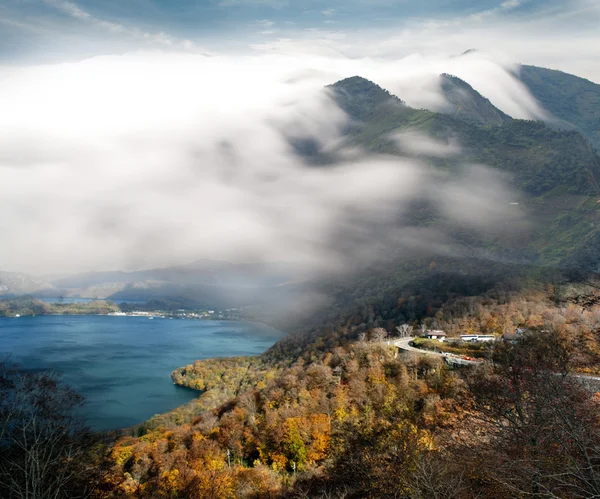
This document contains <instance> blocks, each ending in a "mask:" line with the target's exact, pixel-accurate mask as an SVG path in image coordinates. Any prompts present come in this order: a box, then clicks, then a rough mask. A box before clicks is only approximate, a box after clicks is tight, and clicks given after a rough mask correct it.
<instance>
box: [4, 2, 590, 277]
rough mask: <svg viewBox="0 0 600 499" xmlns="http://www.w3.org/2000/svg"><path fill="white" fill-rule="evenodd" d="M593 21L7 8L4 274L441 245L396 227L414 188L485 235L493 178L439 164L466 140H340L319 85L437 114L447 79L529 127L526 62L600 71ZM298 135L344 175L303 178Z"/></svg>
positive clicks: (340, 10)
mask: <svg viewBox="0 0 600 499" xmlns="http://www.w3.org/2000/svg"><path fill="white" fill-rule="evenodd" d="M598 25H600V3H598V2H597V1H596V0H567V1H565V0H561V1H556V2H555V1H553V0H550V1H539V0H506V1H492V0H485V1H477V2H474V1H473V2H471V1H465V0H460V1H459V0H433V1H427V2H414V1H406V0H396V1H393V0H368V1H367V0H345V1H328V2H317V1H310V0H309V1H298V0H209V1H195V2H192V1H190V0H177V1H175V0H160V1H159V0H128V1H127V2H123V1H118V0H103V1H102V2H98V1H96V2H94V1H91V0H79V1H77V2H71V1H65V0H3V1H2V2H0V109H2V113H0V212H2V213H3V214H5V216H3V217H2V218H1V219H0V233H2V234H3V237H2V244H0V270H5V271H20V272H28V273H34V274H40V273H41V274H49V273H52V274H57V273H71V272H80V271H89V270H116V269H120V270H137V269H143V268H152V267H161V266H168V265H176V264H182V263H187V262H191V261H194V260H198V259H201V258H209V259H227V260H231V261H282V260H287V261H294V262H302V263H304V264H306V266H307V267H310V268H312V269H325V268H328V269H331V268H335V267H337V268H343V267H344V266H356V262H363V263H367V262H369V261H373V260H374V259H377V258H380V257H381V256H382V255H384V254H385V253H386V252H388V251H389V249H390V248H398V247H400V246H406V247H411V248H412V249H415V248H417V249H418V248H427V249H431V248H433V247H438V246H444V244H445V237H446V236H447V234H442V233H431V232H428V231H427V230H426V229H422V230H417V229H415V228H409V227H403V226H402V223H399V220H401V218H402V214H403V213H404V212H405V211H406V209H407V207H408V206H409V205H410V204H411V203H412V202H413V201H414V200H415V199H423V198H426V199H428V200H430V201H431V202H433V203H434V204H435V205H436V206H437V209H438V210H439V213H440V216H441V217H445V218H446V219H447V220H449V221H458V222H460V223H461V224H466V225H467V226H471V227H473V228H474V229H475V230H479V229H482V230H484V229H485V228H486V227H488V226H489V225H490V224H494V223H495V222H496V221H498V220H500V219H502V217H503V216H504V215H505V213H504V212H503V210H504V208H505V206H506V202H507V201H508V200H511V199H514V197H515V196H516V194H515V193H513V192H512V191H511V189H510V187H509V186H508V185H507V184H506V183H505V182H504V179H502V178H500V177H499V176H498V175H497V172H496V173H495V172H494V171H492V170H491V169H489V168H487V167H486V165H468V164H465V165H464V171H463V174H462V175H459V176H458V177H457V178H453V179H451V178H447V177H444V175H442V174H441V173H440V172H436V171H432V170H431V169H429V168H428V167H427V157H430V156H442V157H444V156H459V155H460V154H461V145H460V144H458V143H437V142H436V141H434V140H432V138H431V137H424V136H417V135H407V136H398V137H396V139H397V140H398V142H399V144H401V145H402V147H403V148H404V150H405V151H406V155H405V156H400V157H384V156H378V155H374V154H368V153H366V152H365V151H360V150H355V149H352V148H349V147H343V130H344V127H345V126H346V125H347V124H348V117H347V116H346V115H345V114H344V112H343V111H342V110H341V109H340V108H338V107H337V105H336V104H335V102H334V101H333V100H332V99H331V97H330V96H329V94H328V93H327V91H326V90H325V89H324V87H325V86H326V85H328V84H330V83H333V82H335V81H337V80H340V79H342V78H345V77H349V76H353V75H361V76H364V77H366V78H369V79H371V80H372V81H374V82H376V83H378V84H379V85H381V86H383V87H384V88H387V89H389V90H390V91H392V92H393V93H394V94H396V95H398V96H400V97H401V98H402V99H404V100H405V101H406V102H407V103H408V104H409V105H411V106H414V107H425V108H429V109H437V108H439V107H440V106H442V105H443V100H442V97H441V94H440V91H439V80H438V78H437V75H439V74H440V73H444V72H446V73H451V74H455V75H457V76H459V77H461V78H463V79H465V80H466V81H468V82H469V83H470V84H471V85H473V86H474V87H475V88H476V89H477V90H478V91H480V92H481V93H482V94H484V95H485V96H486V97H488V98H489V99H490V100H491V101H492V103H493V104H495V105H496V106H497V107H499V108H500V109H502V110H503V111H505V112H506V113H508V114H510V115H511V116H513V117H516V118H526V119H540V118H544V117H546V111H545V110H544V109H543V108H541V107H540V105H539V104H538V103H537V102H536V101H535V100H534V99H533V97H532V96H531V95H529V93H528V92H527V90H526V89H525V87H524V86H523V85H522V84H521V83H520V82H519V80H518V79H517V78H515V74H514V72H515V71H517V70H518V66H517V63H518V62H527V63H531V64H536V65H542V66H547V67H552V68H557V69H561V70H564V71H569V72H573V73H575V74H578V75H580V76H584V77H587V78H590V79H592V80H594V81H600V72H599V71H600V70H599V68H600V64H599V62H600V61H599V59H600V54H599V53H598V49H597V47H598V46H600V43H599V42H600V35H599V34H598V30H597V26H598ZM471 48H476V49H478V50H477V51H475V52H471V53H469V54H467V55H463V56H460V57H459V55H460V54H462V53H463V52H465V50H467V49H471ZM290 139H310V140H313V141H316V143H318V144H319V147H320V148H321V149H322V150H324V151H334V150H335V151H336V154H338V157H339V161H338V164H337V165H336V166H335V167H331V168H327V169H315V168H312V167H309V166H307V165H306V164H304V163H303V161H302V160H301V158H298V156H297V155H296V154H295V153H294V151H293V150H292V148H291V147H290ZM340 144H342V146H341V145H340ZM415 151H416V152H417V153H418V154H417V153H416V152H415ZM490 200H493V201H494V202H490ZM6 214H8V216H6ZM498 225H501V224H498Z"/></svg>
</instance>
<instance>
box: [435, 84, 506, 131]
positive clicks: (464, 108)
mask: <svg viewBox="0 0 600 499" xmlns="http://www.w3.org/2000/svg"><path fill="white" fill-rule="evenodd" d="M440 88H441V90H442V93H443V95H444V98H445V99H446V105H445V106H444V107H443V108H442V109H440V111H441V112H443V113H445V114H450V115H452V116H454V117H456V118H460V119H462V120H463V121H468V122H470V123H475V124H478V125H501V124H503V123H507V122H508V121H511V119H512V118H511V117H510V116H508V115H507V114H505V113H503V112H502V111H500V109H498V108H497V107H495V106H494V105H493V104H492V103H491V102H490V101H489V100H488V99H486V98H485V97H484V96H483V95H481V94H480V93H479V92H477V90H475V89H474V88H473V87H472V86H471V85H469V84H468V83H467V82H466V81H464V80H461V79H460V78H458V77H457V76H453V75H449V74H446V73H444V74H442V75H440Z"/></svg>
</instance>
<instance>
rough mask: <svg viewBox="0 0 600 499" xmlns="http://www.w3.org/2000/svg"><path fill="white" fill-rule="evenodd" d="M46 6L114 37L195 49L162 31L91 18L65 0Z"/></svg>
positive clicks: (191, 44)
mask: <svg viewBox="0 0 600 499" xmlns="http://www.w3.org/2000/svg"><path fill="white" fill-rule="evenodd" d="M43 1H44V2H45V3H46V4H48V5H50V6H52V7H54V8H56V9H59V10H60V11H62V12H64V13H65V14H67V15H69V16H70V17H72V18H73V19H77V20H80V21H82V22H85V23H88V24H91V25H93V26H95V27H97V28H100V29H102V30H104V31H108V32H110V33H112V34H115V35H125V36H129V37H132V38H135V39H138V40H142V41H144V42H147V43H152V44H156V45H158V46H162V47H171V48H180V49H185V50H194V49H196V47H195V44H194V43H193V42H192V41H191V40H187V39H179V38H176V37H173V36H170V35H168V34H166V33H164V32H162V31H159V32H148V31H143V30H140V29H138V28H136V27H132V26H127V25H125V24H121V23H116V22H112V21H107V20H105V19H101V18H98V17H95V16H93V15H92V14H90V13H89V12H87V11H85V10H83V9H82V8H81V7H79V6H78V5H77V4H76V3H74V2H70V1H65V0H43Z"/></svg>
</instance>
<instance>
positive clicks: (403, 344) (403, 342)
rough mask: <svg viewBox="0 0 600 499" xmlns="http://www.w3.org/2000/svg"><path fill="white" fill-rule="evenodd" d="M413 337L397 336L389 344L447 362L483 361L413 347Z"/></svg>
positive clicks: (460, 363)
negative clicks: (440, 358)
mask: <svg viewBox="0 0 600 499" xmlns="http://www.w3.org/2000/svg"><path fill="white" fill-rule="evenodd" d="M414 339H415V338H414V337H413V336H409V337H407V338H399V339H396V340H391V341H390V344H392V345H394V346H395V347H397V348H399V349H400V350H402V351H404V352H414V353H417V354H419V355H433V356H435V357H442V358H443V359H444V360H445V361H446V363H448V364H454V365H461V366H471V365H478V364H481V363H482V362H485V361H483V360H467V359H465V358H463V357H461V356H460V355H455V354H451V353H446V352H432V351H431V350H423V349H421V348H415V347H413V346H411V344H410V343H411V342H412V341H414Z"/></svg>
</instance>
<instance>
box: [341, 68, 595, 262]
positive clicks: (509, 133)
mask: <svg viewBox="0 0 600 499" xmlns="http://www.w3.org/2000/svg"><path fill="white" fill-rule="evenodd" d="M330 89H331V91H332V93H333V95H334V97H335V98H336V100H337V102H338V104H339V105H340V106H341V107H342V109H344V110H345V111H346V112H347V113H348V114H349V115H350V116H351V118H352V119H353V124H352V126H351V127H350V129H349V130H348V137H347V140H348V142H349V143H350V144H351V145H356V146H360V147H363V148H365V149H367V150H369V151H372V152H377V153H385V154H402V153H403V152H402V151H401V150H400V146H399V145H398V143H397V141H396V140H395V139H394V135H395V134H397V133H399V132H408V131H410V132H413V133H414V132H417V133H420V134H423V135H427V136H429V137H432V138H435V139H437V140H439V141H442V142H443V141H447V140H450V139H452V140H457V141H458V143H459V144H460V146H461V148H462V154H461V155H459V156H455V157H447V158H426V159H427V161H428V162H429V163H431V164H433V165H435V166H436V167H438V168H443V169H444V170H446V171H449V172H452V171H453V170H458V169H459V168H460V167H461V165H463V164H465V163H474V164H478V163H479V164H485V165H488V166H491V167H493V168H495V169H498V170H500V171H502V172H506V173H507V174H509V176H510V178H511V183H512V185H513V186H514V187H515V188H516V189H518V192H519V193H520V194H519V196H522V199H521V200H520V205H519V206H518V207H515V220H514V223H518V221H519V219H521V218H522V217H526V218H527V219H528V220H530V221H531V222H532V228H531V230H530V231H529V233H528V234H527V235H526V236H525V237H520V238H518V240H515V239H514V238H508V239H502V238H498V237H488V236H482V235H474V234H466V233H464V231H463V233H462V234H459V235H457V237H458V239H459V241H460V242H462V243H467V242H468V244H469V246H470V247H473V246H475V247H478V248H480V249H481V248H483V249H485V250H486V251H487V252H489V254H490V255H496V257H497V256H498V255H504V256H507V255H511V256H510V258H512V259H515V258H516V259H517V260H518V261H528V262H530V263H535V264H544V265H546V264H549V265H564V264H567V263H568V264H569V265H573V266H577V265H578V261H577V259H576V258H575V255H576V254H581V255H582V258H583V255H585V265H584V266H585V268H590V265H592V263H591V262H593V261H598V262H600V248H599V249H597V250H595V249H594V248H591V249H590V248H588V249H587V250H585V251H583V250H582V249H581V245H582V244H585V241H591V240H593V237H592V236H591V235H592V234H593V233H595V232H596V231H597V230H598V226H600V205H598V204H597V203H596V201H597V200H598V199H600V187H599V186H600V158H599V157H598V155H597V154H596V152H595V151H594V149H593V147H592V146H591V144H590V143H589V142H588V141H587V140H586V139H585V137H583V136H582V135H581V134H580V133H579V132H577V131H572V130H571V131H565V130H554V129H551V128H549V127H547V126H546V125H544V124H543V123H541V122H534V121H525V120H510V121H507V122H505V123H503V124H500V125H483V126H478V125H476V124H474V123H472V122H471V123H469V122H466V121H465V120H463V119H460V118H457V117H455V116H450V115H446V114H441V113H435V112H432V111H427V110H417V109H412V108H410V107H408V106H406V105H404V104H403V103H402V101H401V100H400V99H398V98H397V97H394V96H392V95H391V94H389V93H387V92H385V91H384V90H383V89H380V88H379V87H378V86H377V85H375V84H374V83H372V82H369V81H368V80H365V79H361V78H356V77H355V78H351V79H348V80H342V81H340V82H337V83H336V84H334V85H332V86H331V87H330ZM374 102H376V105H372V103H374ZM421 220H426V221H427V222H426V223H427V224H429V225H430V226H435V225H436V223H438V224H440V223H441V222H440V221H439V220H436V219H435V216H434V215H432V214H431V213H426V214H425V215H422V216H421ZM456 233H457V234H458V232H456ZM590 253H591V254H592V255H590ZM582 265H583V262H582ZM592 267H593V265H592Z"/></svg>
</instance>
